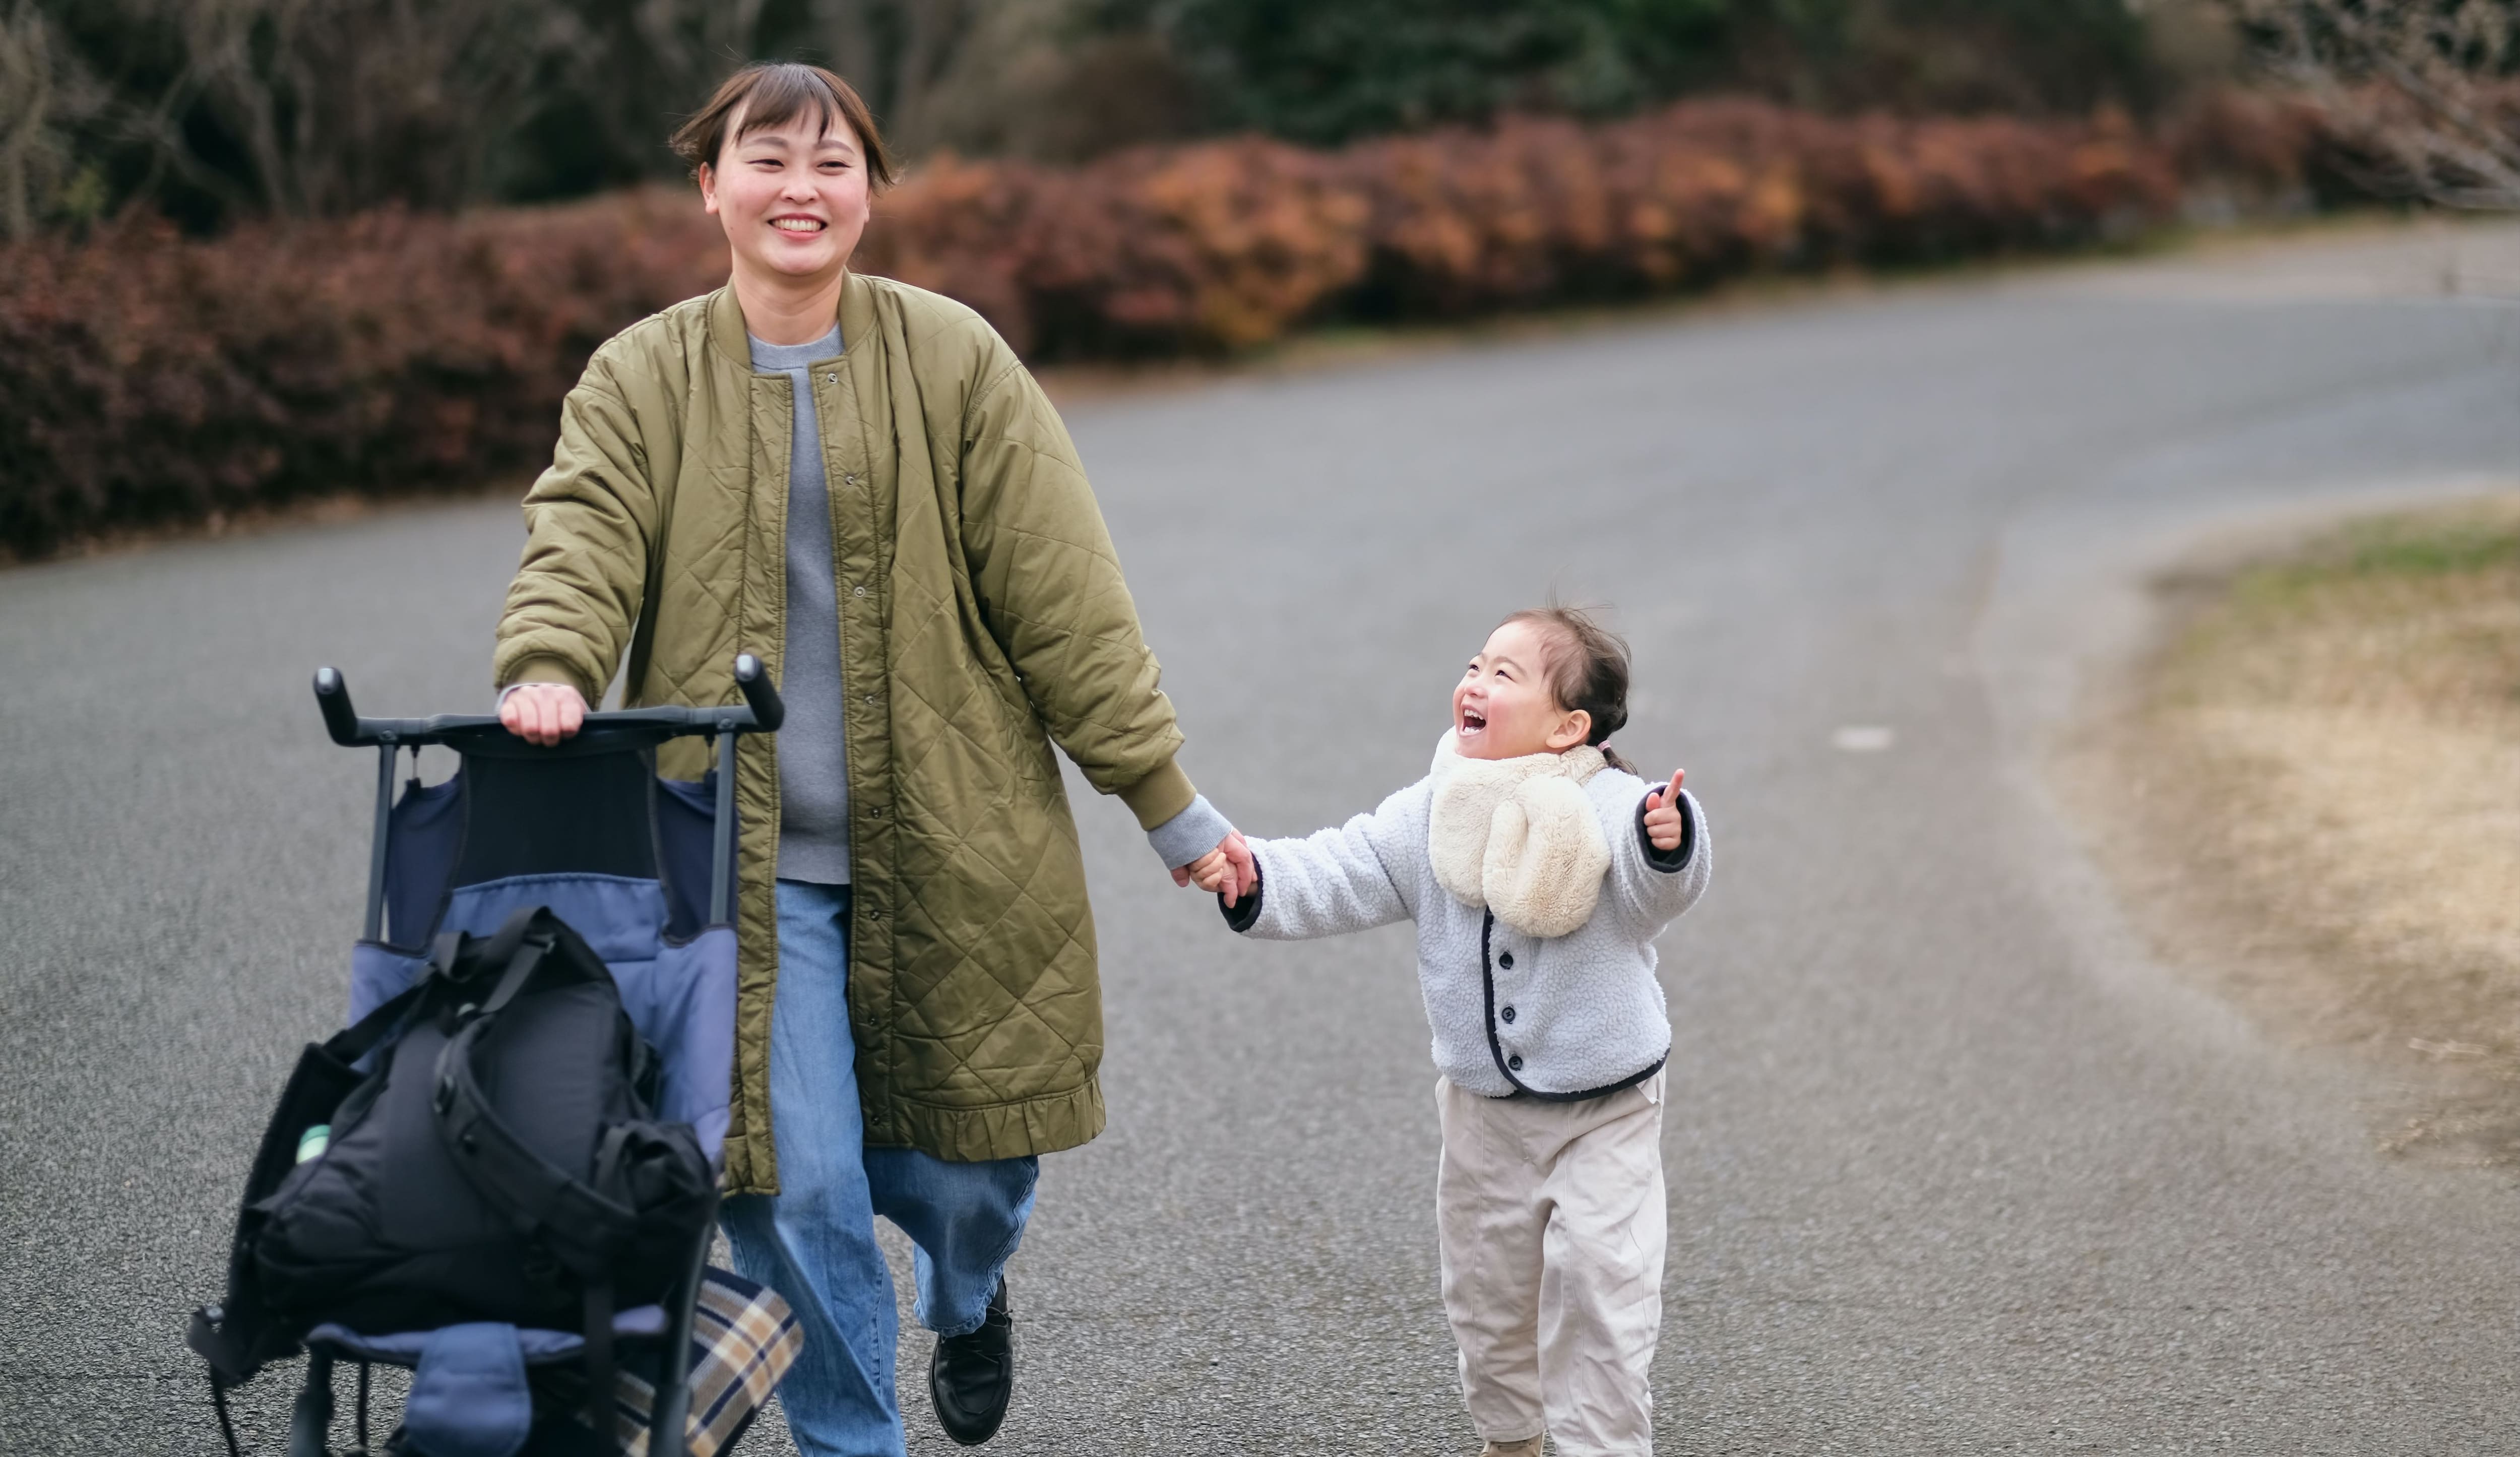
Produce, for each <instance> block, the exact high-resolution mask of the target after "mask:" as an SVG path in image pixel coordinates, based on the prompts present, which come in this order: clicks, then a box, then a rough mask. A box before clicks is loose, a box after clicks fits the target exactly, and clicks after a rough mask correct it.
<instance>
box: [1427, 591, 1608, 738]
mask: <svg viewBox="0 0 2520 1457" xmlns="http://www.w3.org/2000/svg"><path fill="white" fill-rule="evenodd" d="M1548 648H1549V643H1548V640H1547V639H1546V637H1544V636H1543V634H1542V633H1541V632H1540V631H1539V630H1538V629H1536V628H1534V627H1533V626H1532V625H1531V624H1530V623H1529V622H1508V623H1506V624H1505V625H1504V626H1502V627H1500V628H1498V629H1497V630H1496V631H1494V632H1492V633H1490V634H1488V642H1487V646H1486V647H1484V648H1482V649H1480V650H1479V656H1478V657H1476V658H1473V659H1471V660H1470V665H1469V667H1468V668H1467V669H1466V670H1465V671H1464V672H1463V674H1462V681H1461V683H1460V685H1459V686H1457V687H1456V688H1454V690H1453V736H1454V743H1455V746H1456V747H1457V748H1458V749H1459V751H1461V755H1462V757H1463V758H1470V759H1511V758H1520V757H1522V756H1523V755H1524V754H1527V753H1563V752H1565V751H1567V750H1569V749H1572V748H1574V747H1575V746H1576V745H1578V744H1581V743H1583V742H1584V737H1585V735H1587V734H1589V733H1591V732H1592V729H1593V715H1592V714H1590V713H1587V712H1585V711H1584V710H1583V709H1581V708H1572V709H1569V708H1561V707H1559V706H1558V705H1557V696H1556V694H1555V693H1553V691H1552V690H1551V689H1550V686H1549V671H1548V664H1547V662H1546V654H1547V652H1548Z"/></svg>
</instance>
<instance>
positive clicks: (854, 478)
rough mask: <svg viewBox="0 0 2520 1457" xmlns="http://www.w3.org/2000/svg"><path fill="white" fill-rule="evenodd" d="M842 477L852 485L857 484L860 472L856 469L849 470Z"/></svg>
mask: <svg viewBox="0 0 2520 1457" xmlns="http://www.w3.org/2000/svg"><path fill="white" fill-rule="evenodd" d="M840 479H841V480H843V481H845V482H847V483H848V484H850V485H855V484H857V483H858V473H857V472H855V471H850V472H847V473H845V474H844V475H842V476H841V477H840Z"/></svg>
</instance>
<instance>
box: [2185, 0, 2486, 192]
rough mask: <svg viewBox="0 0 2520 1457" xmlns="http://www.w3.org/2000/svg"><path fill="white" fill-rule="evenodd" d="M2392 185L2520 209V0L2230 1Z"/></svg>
mask: <svg viewBox="0 0 2520 1457" xmlns="http://www.w3.org/2000/svg"><path fill="white" fill-rule="evenodd" d="M2222 3H2223V4H2224V5H2225V7H2226V8H2227V9H2228V11H2229V12H2230V13H2231V14H2232V15H2233V16H2234V18H2236V19H2237V20H2238V21H2239V22H2240V23H2241V24H2242V25H2243V26H2244V27H2245V28H2246V29H2247V31H2248V32H2249V33H2250V34H2252V35H2253V36H2255V37H2256V38H2257V39H2258V41H2259V44H2260V52H2261V57H2262V60H2263V61H2264V63H2265V65H2266V67H2267V68H2268V70H2269V71H2270V72H2271V73H2273V75H2275V76H2276V77H2278V78H2280V79H2282V80H2284V81H2286V82H2288V83H2290V84H2292V85H2294V86H2296V87H2298V88H2300V89H2301V90H2302V91H2303V92H2304V93H2305V94H2306V95H2308V96H2309V97H2310V98H2312V100H2313V101H2315V102H2316V103H2317V104H2318V107H2319V109H2320V110H2321V111H2322V112H2323V113H2324V114H2326V116H2327V119H2328V122H2329V124H2330V125H2331V126H2332V127H2333V128H2334V129H2335V130H2336V132H2337V134H2338V136H2339V137H2340V138H2341V139H2342V140H2343V141H2344V142H2346V143H2347V144H2348V145H2349V146H2350V147H2352V148H2353V149H2355V150H2356V151H2357V152H2359V153H2360V154H2361V156H2360V157H2359V158H2358V159H2357V162H2358V163H2359V169H2360V170H2361V171H2362V172H2363V173H2364V179H2363V180H2365V181H2366V182H2367V183H2368V185H2370V186H2371V187H2373V188H2374V189H2375V190H2377V191H2380V192H2382V193H2384V194H2390V195H2396V196H2403V197H2411V198H2421V199H2424V200H2426V201H2429V202H2433V203H2437V204H2440V205H2445V206H2454V207H2478V208H2497V209H2513V208H2520V86H2515V83H2514V81H2513V78H2512V70H2513V68H2514V65H2515V63H2520V55H2515V52H2514V49H2513V40H2514V36H2515V34H2516V33H2520V24H2515V19H2520V18H2515V8H2520V0H2222Z"/></svg>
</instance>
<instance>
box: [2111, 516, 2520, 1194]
mask: <svg viewBox="0 0 2520 1457" xmlns="http://www.w3.org/2000/svg"><path fill="white" fill-rule="evenodd" d="M2161 587H2162V590H2163V591H2165V592H2166V593H2169V594H2171V597H2172V606H2173V608H2174V610H2175V621H2176V626H2175V628H2174V630H2173V631H2171V632H2170V633H2169V634H2167V635H2166V637H2165V639H2164V641H2163V644H2162V646H2161V647H2160V648H2159V650H2158V651H2157V652H2156V653H2155V655H2154V656H2153V658H2152V659H2151V660H2149V661H2148V662H2147V663H2146V664H2144V666H2143V668H2142V669H2141V671H2140V673H2139V674H2138V680H2137V682H2136V684H2135V685H2134V687H2133V690H2132V691H2131V692H2130V693H2128V694H2127V695H2126V696H2125V698H2124V702H2123V703H2122V705H2121V706H2119V707H2118V708H2117V709H2116V710H2115V711H2113V712H2111V713H2109V714H2107V715H2105V721H2104V722H2103V723H2102V724H2100V725H2099V726H2098V727H2097V728H2096V729H2095V730H2094V731H2093V733H2092V734H2091V736H2090V737H2089V738H2088V739H2087V740H2086V741H2085V742H2083V743H2081V744H2079V745H2077V746H2076V747H2075V748H2074V749H2073V750H2072V751H2071V752H2070V753H2069V755H2068V758H2069V771H2070V772H2069V773H2068V774H2067V776H2066V779H2067V782H2068V785H2069V787H2070V788H2069V794H2070V795H2071V797H2074V798H2076V799H2078V800H2080V801H2081V807H2082V808H2083V809H2084V810H2086V811H2087V814H2088V818H2089V820H2090V822H2091V823H2093V824H2094V825H2095V826H2097V827H2098V829H2099V835H2098V841H2099V843H2100V847H2101V853H2102V858H2103V860H2104V861H2106V862H2107V863H2108V865H2109V868H2110V870H2111V871H2112V872H2113V873H2114V875H2115V876H2116V878H2117V879H2118V881H2119V883H2120V885H2121V886H2122V888H2125V889H2126V890H2127V891H2128V892H2130V893H2129V899H2130V901H2131V902H2132V903H2133V904H2134V905H2135V906H2136V907H2137V910H2138V917H2139V919H2141V920H2143V921H2144V922H2145V923H2146V925H2147V928H2148V930H2150V931H2151V932H2152V933H2153V934H2154V935H2155V937H2156V939H2157V940H2158V942H2159V943H2160V946H2161V949H2162V951H2163V954H2164V956H2165V958H2166V959H2168V960H2170V961H2172V962H2174V963H2176V964H2180V965H2183V966H2186V967H2191V968H2196V969H2198V970H2199V971H2200V972H2202V973H2203V974H2204V975H2206V976H2208V977H2209V978H2210V979H2212V980H2213V981H2214V982H2215V984H2216V985H2217V986H2218V988H2219V989H2220V990H2222V991H2223V992H2224V993H2225V994H2227V995H2228V996H2229V997H2231V998H2232V999H2233V1000H2234V1001H2235V1002H2236V1003H2237V1004H2238V1005H2239V1006H2241V1007H2242V1008H2243V1010H2245V1011H2246V1012H2247V1013H2249V1014H2250V1015H2251V1016H2253V1017H2254V1018H2256V1019H2257V1020H2258V1021H2259V1022H2260V1023H2261V1024H2263V1025H2264V1026H2266V1027H2267V1029H2268V1030H2269V1031H2270V1032H2272V1033H2273V1034H2275V1035H2277V1036H2280V1037H2284V1038H2286V1039H2288V1040H2292V1041H2296V1042H2301V1043H2312V1044H2323V1045H2331V1046H2342V1047H2350V1048H2353V1049H2357V1050H2359V1051H2360V1052H2361V1053H2362V1054H2363V1055H2364V1056H2366V1057H2368V1058H2370V1059H2372V1060H2373V1061H2374V1062H2375V1064H2376V1065H2377V1066H2378V1067H2379V1069H2380V1070H2382V1071H2383V1072H2384V1074H2385V1075H2386V1080H2387V1082H2388V1083H2389V1084H2390V1085H2391V1086H2392V1087H2393V1089H2394V1091H2393V1092H2392V1093H2391V1094H2389V1095H2388V1096H2386V1097H2384V1098H2383V1099H2382V1100H2381V1107H2380V1109H2379V1110H2378V1113H2377V1116H2378V1120H2379V1122H2380V1124H2381V1127H2380V1131H2379V1142H2380V1143H2381V1145H2382V1147H2384V1148H2385V1149H2388V1150H2389V1151H2391V1152H2397V1153H2406V1154H2409V1155H2419V1156H2422V1157H2425V1158H2426V1159H2427V1160H2428V1161H2449V1162H2465V1163H2511V1162H2515V1161H2520V495H2509V496H2499V497H2495V498H2489V499H2487V500H2483V501H2479V502H2471V503H2467V504H2464V505H2460V506H2457V507H2451V508H2443V509H2440V510H2435V511H2428V512H2422V513H2416V514H2405V515H2395V516H2387V517H2379V518H2373V519H2369V520H2364V521H2361V522H2357V523H2354V524H2350V525H2347V526H2344V527H2341V528H2338V529H2334V530H2332V531H2330V532H2328V533H2326V534H2324V535H2321V536H2319V537H2318V538H2316V539H2314V540H2312V541H2310V542H2308V543H2306V544H2300V543H2296V545H2295V546H2294V547H2293V548H2292V549H2291V550H2289V551H2287V552H2284V553H2282V554H2280V555H2277V556H2273V557H2267V556H2259V557H2257V558H2254V559H2252V560H2246V561H2242V562H2238V563H2228V562H2227V563H2222V564H2216V565H2209V566H2200V567H2196V568H2193V569H2187V570H2184V571H2182V572H2179V573H2175V574H2174V575H2172V576H2171V577H2168V578H2165V579H2164V581H2163V582H2162V583H2161Z"/></svg>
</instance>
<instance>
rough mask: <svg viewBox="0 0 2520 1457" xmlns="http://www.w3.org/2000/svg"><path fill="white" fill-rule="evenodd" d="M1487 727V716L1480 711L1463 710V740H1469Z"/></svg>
mask: <svg viewBox="0 0 2520 1457" xmlns="http://www.w3.org/2000/svg"><path fill="white" fill-rule="evenodd" d="M1487 726H1488V719H1487V715H1486V714H1484V713H1481V712H1480V711H1479V710H1478V709H1476V708H1463V710H1462V736H1463V738H1467V737H1468V736H1470V735H1472V734H1475V733H1477V732H1478V731H1479V730H1481V729H1483V728H1486V727H1487Z"/></svg>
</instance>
